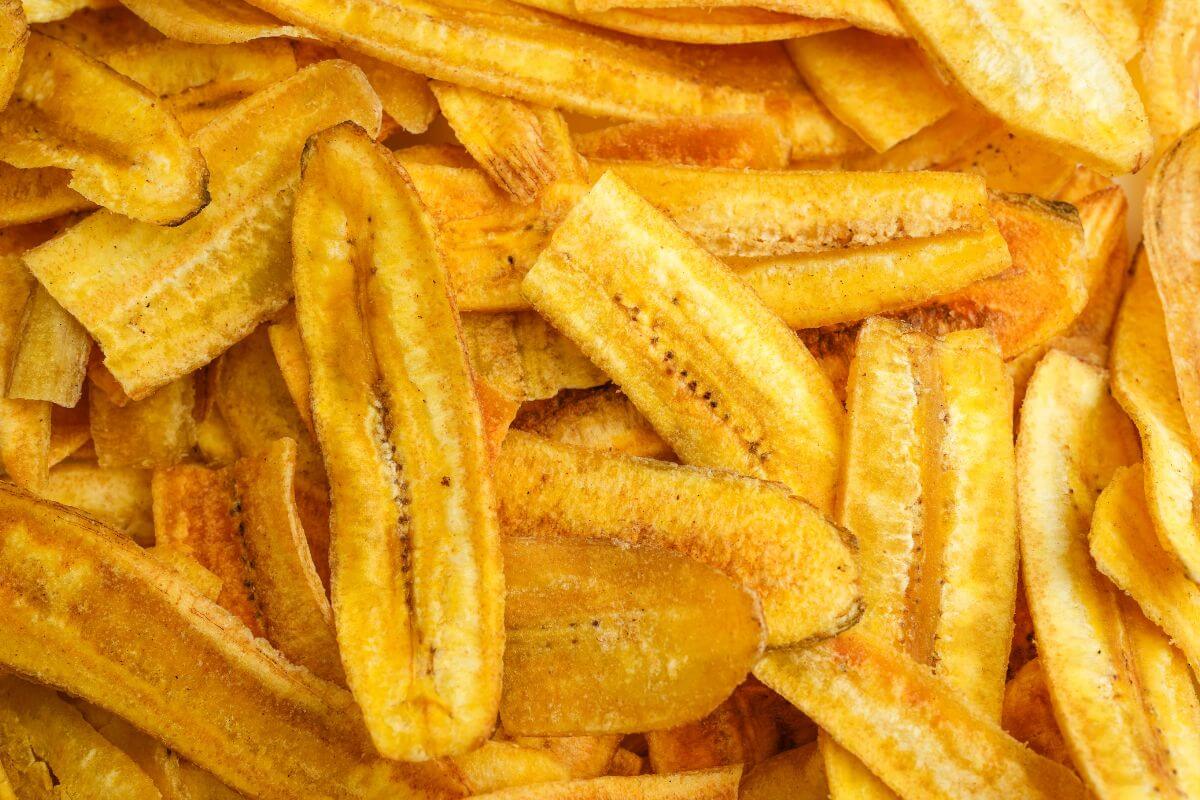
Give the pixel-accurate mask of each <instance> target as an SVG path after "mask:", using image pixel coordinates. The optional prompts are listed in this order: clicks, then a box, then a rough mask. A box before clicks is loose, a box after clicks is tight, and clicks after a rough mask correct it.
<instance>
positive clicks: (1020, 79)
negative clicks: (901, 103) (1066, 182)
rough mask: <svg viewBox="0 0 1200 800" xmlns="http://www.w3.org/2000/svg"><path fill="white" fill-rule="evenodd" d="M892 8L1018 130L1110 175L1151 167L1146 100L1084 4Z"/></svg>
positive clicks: (901, 4) (1028, 0) (945, 1)
mask: <svg viewBox="0 0 1200 800" xmlns="http://www.w3.org/2000/svg"><path fill="white" fill-rule="evenodd" d="M895 7H896V12H897V14H899V16H900V18H901V20H903V22H904V24H905V27H906V28H907V29H908V30H909V32H910V33H911V34H912V35H913V36H914V37H915V38H916V40H917V41H918V42H920V44H921V46H922V47H923V48H924V49H925V51H926V52H927V53H928V54H929V55H930V57H932V58H933V59H934V60H935V61H936V62H937V63H938V64H939V65H940V66H941V68H942V69H943V70H944V71H945V72H946V73H947V74H948V75H950V76H951V77H953V79H954V80H955V82H957V83H958V84H959V85H960V86H961V87H962V88H963V89H965V90H966V91H967V93H968V94H970V95H971V96H972V97H974V98H975V100H977V101H978V102H979V103H980V105H982V106H983V107H984V108H985V109H987V110H988V111H989V112H991V113H992V114H995V115H996V116H997V117H999V118H1000V119H1002V120H1003V121H1004V122H1005V124H1007V125H1008V126H1009V127H1010V128H1011V129H1012V130H1013V131H1014V132H1016V133H1020V134H1025V135H1028V136H1031V137H1033V138H1035V139H1038V140H1041V141H1044V142H1046V143H1047V144H1048V145H1050V146H1052V147H1054V148H1055V149H1057V150H1060V151H1062V152H1063V153H1064V154H1065V155H1067V156H1069V157H1071V158H1075V159H1078V160H1080V161H1082V162H1084V163H1085V164H1087V165H1088V166H1091V167H1094V168H1095V169H1098V170H1100V171H1101V172H1104V173H1106V174H1122V173H1125V172H1133V171H1136V170H1137V169H1138V168H1139V167H1141V166H1142V165H1143V164H1145V163H1146V161H1148V160H1149V158H1150V154H1151V152H1152V150H1153V142H1152V141H1151V139H1150V126H1149V124H1148V123H1147V121H1146V112H1145V110H1144V109H1143V108H1142V103H1141V100H1140V99H1139V98H1138V95H1137V92H1136V91H1135V90H1134V88H1133V83H1132V81H1131V80H1130V79H1129V74H1128V73H1127V72H1126V71H1125V69H1124V68H1123V67H1122V65H1121V63H1120V62H1119V61H1117V59H1116V58H1115V57H1114V55H1113V52H1112V50H1111V49H1109V47H1108V43H1107V42H1105V41H1104V39H1103V37H1102V36H1101V34H1100V32H1099V31H1097V30H1096V28H1095V26H1093V25H1092V24H1091V22H1090V21H1089V20H1088V19H1087V17H1086V15H1085V14H1084V12H1083V10H1082V9H1081V8H1079V6H1078V5H1076V4H1073V3H1070V4H1068V3H1054V4H1051V5H1047V4H1045V3H1042V2H1039V1H1038V0H978V1H977V2H973V3H970V4H964V3H959V2H956V0H933V1H932V2H931V0H896V2H895Z"/></svg>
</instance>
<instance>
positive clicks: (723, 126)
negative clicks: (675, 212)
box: [575, 114, 789, 169]
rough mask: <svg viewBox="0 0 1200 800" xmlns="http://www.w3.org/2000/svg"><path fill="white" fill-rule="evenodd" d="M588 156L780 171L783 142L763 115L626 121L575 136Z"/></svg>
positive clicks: (785, 151) (783, 162) (784, 161)
mask: <svg viewBox="0 0 1200 800" xmlns="http://www.w3.org/2000/svg"><path fill="white" fill-rule="evenodd" d="M575 146H576V147H578V148H579V152H580V153H581V154H582V155H584V156H587V157H588V158H601V159H605V160H609V161H657V162H665V163H668V164H680V165H688V166H698V167H728V168H730V169H784V168H785V167H787V165H788V158H789V154H788V145H787V139H785V138H784V136H783V130H782V129H781V128H780V127H779V124H778V123H777V122H775V121H774V120H772V119H770V118H769V117H762V116H758V115H754V114H731V115H729V116H725V117H683V118H675V119H666V120H655V121H650V122H626V123H623V124H620V125H610V126H609V127H607V128H601V129H600V130H596V131H591V132H588V133H582V134H578V135H576V136H575Z"/></svg>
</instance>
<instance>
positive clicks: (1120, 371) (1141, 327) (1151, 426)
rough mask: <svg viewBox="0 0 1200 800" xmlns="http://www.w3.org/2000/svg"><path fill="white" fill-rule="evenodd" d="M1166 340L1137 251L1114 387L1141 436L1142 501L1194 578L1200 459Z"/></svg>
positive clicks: (1117, 337)
mask: <svg viewBox="0 0 1200 800" xmlns="http://www.w3.org/2000/svg"><path fill="white" fill-rule="evenodd" d="M1144 253H1145V251H1143V255H1144ZM1167 342H1168V338H1167V323H1166V317H1165V315H1164V314H1163V306H1162V304H1161V303H1160V302H1159V296H1158V294H1157V292H1155V285H1154V280H1153V276H1152V274H1151V271H1150V270H1149V269H1147V268H1146V262H1145V258H1144V257H1143V258H1141V259H1139V261H1138V264H1137V269H1136V271H1135V272H1134V275H1133V279H1132V280H1131V281H1130V283H1129V288H1128V289H1126V291H1125V299H1124V302H1122V304H1121V311H1120V313H1119V314H1118V316H1117V324H1116V329H1115V330H1114V332H1113V342H1112V363H1111V366H1112V373H1113V392H1114V394H1115V395H1116V397H1117V399H1118V400H1119V401H1120V403H1121V406H1122V407H1123V408H1124V409H1125V411H1126V412H1127V413H1128V414H1129V415H1130V417H1132V419H1133V421H1134V423H1135V424H1136V425H1137V426H1138V432H1139V433H1140V434H1141V437H1142V453H1143V456H1142V457H1143V459H1144V461H1145V474H1146V502H1147V504H1148V505H1149V508H1150V516H1151V517H1152V518H1153V519H1154V528H1155V530H1156V531H1158V537H1159V541H1160V542H1161V543H1162V546H1163V547H1164V548H1165V549H1166V550H1167V551H1168V552H1169V553H1171V554H1172V555H1173V556H1174V557H1175V559H1176V560H1177V561H1178V563H1179V565H1180V566H1181V567H1182V568H1183V570H1184V572H1185V573H1186V574H1187V575H1188V577H1190V578H1191V579H1192V580H1197V578H1198V577H1200V523H1198V522H1197V519H1196V512H1195V508H1196V492H1197V485H1198V484H1200V481H1198V476H1200V462H1198V461H1197V456H1196V451H1195V450H1194V449H1193V444H1192V443H1193V441H1194V436H1192V435H1189V430H1188V425H1187V418H1186V415H1185V413H1184V410H1183V407H1182V404H1181V403H1180V400H1179V395H1178V394H1177V390H1176V380H1175V371H1174V367H1173V364H1172V361H1173V360H1172V358H1171V353H1170V350H1169V348H1168V343H1167Z"/></svg>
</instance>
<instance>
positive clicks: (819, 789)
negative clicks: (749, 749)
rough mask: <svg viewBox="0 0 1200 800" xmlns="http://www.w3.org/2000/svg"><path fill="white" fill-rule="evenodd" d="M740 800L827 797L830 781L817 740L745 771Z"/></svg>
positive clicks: (797, 799)
mask: <svg viewBox="0 0 1200 800" xmlns="http://www.w3.org/2000/svg"><path fill="white" fill-rule="evenodd" d="M738 797H739V798H741V800H827V798H828V797H829V784H828V783H827V782H826V780H825V767H824V765H823V764H822V763H821V753H820V751H819V750H818V749H817V745H816V743H809V744H806V745H804V746H803V747H797V748H795V749H793V750H788V751H786V752H783V753H780V754H779V755H777V756H774V757H772V758H768V759H767V760H766V761H763V762H762V763H761V764H757V765H755V766H754V768H753V769H751V770H749V771H748V772H747V773H746V777H745V778H743V779H742V786H741V789H740V793H739V795H738Z"/></svg>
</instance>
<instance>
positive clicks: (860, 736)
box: [754, 631, 1088, 800]
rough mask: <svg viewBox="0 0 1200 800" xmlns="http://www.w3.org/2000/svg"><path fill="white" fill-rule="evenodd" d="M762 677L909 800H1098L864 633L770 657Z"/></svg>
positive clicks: (1062, 769) (759, 672) (1067, 772)
mask: <svg viewBox="0 0 1200 800" xmlns="http://www.w3.org/2000/svg"><path fill="white" fill-rule="evenodd" d="M754 674H755V675H756V676H758V678H759V679H760V680H762V681H763V683H765V684H767V685H768V686H770V687H771V688H773V689H775V690H776V691H777V692H779V693H780V694H782V695H783V696H784V697H786V698H787V699H788V700H790V701H791V702H793V703H795V704H796V706H797V707H798V708H799V709H800V710H801V711H803V712H804V713H805V714H808V715H809V716H810V717H812V719H813V721H814V722H816V723H817V724H818V725H820V726H821V728H822V729H824V730H826V731H828V732H829V735H830V736H832V737H833V738H834V739H835V740H836V741H837V742H838V744H840V745H842V746H843V747H845V748H846V749H847V750H849V751H850V752H851V753H853V754H854V755H855V756H857V757H858V758H860V759H862V761H863V763H865V764H866V765H867V766H868V767H869V768H870V769H871V771H872V772H874V773H875V774H876V775H878V776H880V777H881V778H882V779H883V781H884V783H886V784H887V785H888V787H890V788H891V789H893V790H894V791H896V792H897V793H898V794H900V795H901V796H902V797H919V798H930V799H933V798H938V799H939V800H953V799H954V798H961V797H963V796H967V797H975V798H996V800H1000V798H1012V797H1028V798H1045V800H1065V799H1066V798H1079V800H1082V799H1083V798H1085V797H1087V796H1088V793H1087V790H1086V789H1084V787H1083V785H1082V784H1081V783H1080V782H1079V780H1078V779H1077V778H1076V777H1075V776H1074V775H1072V774H1071V772H1070V770H1068V769H1067V768H1065V767H1063V766H1060V765H1059V764H1055V763H1054V762H1053V761H1050V760H1048V759H1045V758H1042V757H1041V756H1039V755H1035V754H1034V753H1033V752H1031V751H1030V750H1029V749H1027V748H1026V747H1025V746H1024V745H1022V744H1021V743H1020V742H1018V741H1016V740H1015V739H1013V738H1011V737H1010V736H1009V735H1008V734H1006V733H1005V732H1004V731H1002V730H1001V729H1000V726H999V725H998V724H997V723H996V722H994V721H992V720H991V719H989V718H988V717H986V716H984V715H983V714H981V713H980V712H978V711H976V710H974V709H972V708H971V707H970V706H969V705H967V703H966V702H964V701H963V700H962V698H961V697H960V696H959V694H958V693H957V692H956V691H954V690H952V689H950V687H948V686H947V685H946V684H945V683H944V682H942V681H940V680H938V679H937V678H935V677H934V676H933V675H932V674H930V672H929V670H928V669H927V668H926V667H924V666H923V665H920V664H917V663H916V662H915V661H913V660H912V659H910V658H908V657H907V656H905V655H903V654H901V653H898V652H896V650H895V649H893V648H891V647H888V646H886V645H884V644H882V643H881V642H879V641H877V640H875V639H873V638H871V637H869V636H867V635H866V634H864V633H860V632H858V631H850V632H848V633H844V634H842V635H841V636H838V637H836V638H833V639H829V640H827V641H825V642H821V643H819V644H817V645H814V646H812V647H808V648H792V649H789V650H781V651H778V652H775V653H770V654H768V655H767V656H766V657H764V658H763V660H762V661H760V662H759V663H758V666H757V667H755V669H754Z"/></svg>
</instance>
